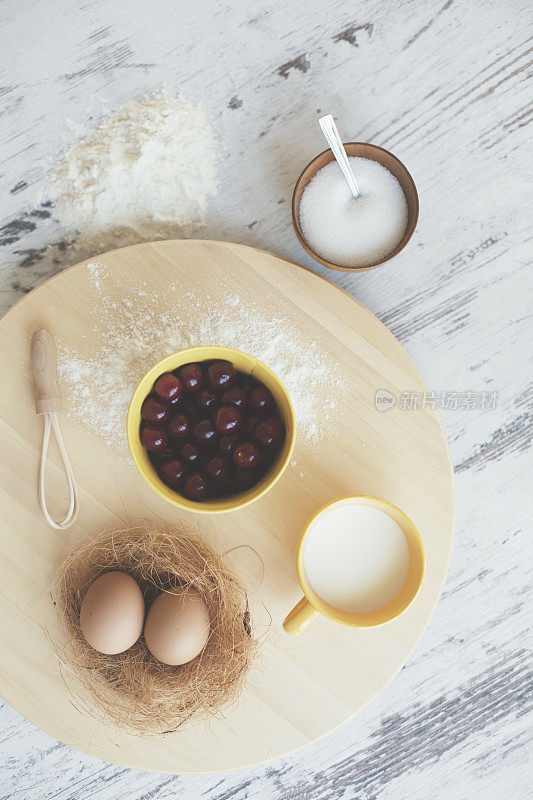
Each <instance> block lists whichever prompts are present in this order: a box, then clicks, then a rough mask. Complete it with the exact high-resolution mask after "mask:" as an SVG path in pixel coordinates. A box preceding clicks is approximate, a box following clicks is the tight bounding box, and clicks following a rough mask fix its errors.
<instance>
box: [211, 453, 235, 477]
mask: <svg viewBox="0 0 533 800" xmlns="http://www.w3.org/2000/svg"><path fill="white" fill-rule="evenodd" d="M206 469H207V474H208V475H209V477H210V478H211V480H212V481H213V483H222V481H225V480H226V478H228V477H229V474H230V472H231V462H230V460H229V458H227V457H226V456H213V457H212V458H210V459H209V460H208V461H207V464H206Z"/></svg>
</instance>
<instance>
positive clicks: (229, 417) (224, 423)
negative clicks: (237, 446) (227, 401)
mask: <svg viewBox="0 0 533 800" xmlns="http://www.w3.org/2000/svg"><path fill="white" fill-rule="evenodd" d="M241 423H242V417H241V412H240V411H239V409H238V408H235V406H220V408H217V410H216V411H215V428H216V429H217V431H218V432H219V433H236V432H237V431H238V430H239V428H240V427H241Z"/></svg>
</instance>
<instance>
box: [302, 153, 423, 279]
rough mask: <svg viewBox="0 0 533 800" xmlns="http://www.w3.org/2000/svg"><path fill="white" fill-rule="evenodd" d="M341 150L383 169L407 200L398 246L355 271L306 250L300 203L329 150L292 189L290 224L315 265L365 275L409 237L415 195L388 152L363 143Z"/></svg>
mask: <svg viewBox="0 0 533 800" xmlns="http://www.w3.org/2000/svg"><path fill="white" fill-rule="evenodd" d="M344 148H345V150H346V153H347V154H348V156H360V157H361V158H370V159H372V161H377V162H378V164H381V165H382V166H384V167H386V168H387V169H388V170H389V172H391V173H392V174H393V175H394V177H395V178H396V180H397V181H398V183H399V184H400V186H401V187H402V189H403V193H404V195H405V199H406V200H407V228H406V229H405V233H404V235H403V237H402V239H401V240H400V242H398V244H397V246H396V247H395V248H394V250H392V252H390V253H389V254H388V255H387V256H385V258H382V259H380V260H379V261H376V263H375V264H370V265H368V266H364V267H359V266H357V264H354V266H353V267H342V266H340V265H339V264H334V263H333V262H332V261H327V260H326V259H325V258H322V256H319V255H318V253H316V252H315V251H314V250H313V248H312V247H310V246H309V244H308V242H307V240H306V238H305V236H304V234H303V231H302V227H301V225H300V201H301V199H302V194H303V193H304V190H305V188H306V186H307V184H308V183H309V181H310V180H311V178H313V177H314V176H315V175H316V173H317V172H318V170H319V169H322V167H325V166H326V164H329V162H330V161H333V153H332V152H331V150H329V149H328V150H324V152H322V153H320V154H319V155H318V156H316V157H315V158H314V159H313V160H312V161H310V162H309V164H308V165H307V166H306V167H305V169H304V170H303V172H302V174H301V175H300V177H299V178H298V180H297V181H296V186H295V187H294V192H293V195H292V224H293V226H294V230H295V233H296V236H297V237H298V239H299V240H300V244H301V245H302V247H303V248H304V250H306V251H307V252H308V253H309V255H310V256H311V258H314V260H315V261H318V263H319V264H322V265H323V266H324V267H329V268H330V269H336V270H337V271H338V272H367V270H369V269H375V268H376V267H379V266H380V264H384V263H385V262H386V261H389V260H390V259H391V258H394V256H396V255H398V253H399V252H400V251H401V250H403V248H404V247H405V245H406V244H407V242H408V241H409V239H410V238H411V236H412V235H413V233H414V230H415V228H416V223H417V221H418V194H417V191H416V186H415V183H414V181H413V179H412V177H411V175H410V174H409V172H408V171H407V169H406V167H405V166H404V165H403V164H402V162H401V161H400V160H399V159H398V158H396V156H393V155H392V153H389V151H388V150H384V149H383V148H382V147H378V146H377V145H375V144H365V143H364V142H349V143H348V144H345V145H344Z"/></svg>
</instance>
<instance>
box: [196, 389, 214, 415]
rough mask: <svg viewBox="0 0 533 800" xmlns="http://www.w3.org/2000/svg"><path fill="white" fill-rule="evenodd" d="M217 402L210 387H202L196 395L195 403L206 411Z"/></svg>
mask: <svg viewBox="0 0 533 800" xmlns="http://www.w3.org/2000/svg"><path fill="white" fill-rule="evenodd" d="M216 402H217V396H216V394H215V393H214V392H213V391H211V389H202V390H201V391H200V392H198V394H197V395H196V405H197V406H198V408H199V409H201V410H202V411H207V409H208V408H213V406H214V405H215V404H216Z"/></svg>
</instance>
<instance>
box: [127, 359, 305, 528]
mask: <svg viewBox="0 0 533 800" xmlns="http://www.w3.org/2000/svg"><path fill="white" fill-rule="evenodd" d="M127 433H128V444H129V447H130V451H131V454H132V456H133V460H134V462H135V464H136V466H137V469H138V470H139V472H140V473H141V475H142V477H143V478H144V479H145V481H146V482H147V483H148V484H149V485H150V486H151V487H152V488H153V489H154V490H155V491H156V492H157V493H158V494H159V495H160V496H161V497H164V498H165V500H168V501H169V502H170V503H173V504H174V505H176V506H179V507H180V508H184V509H187V510H189V511H195V512H198V513H206V514H213V513H218V512H222V511H233V510H235V509H237V508H242V507H243V506H246V505H248V504H249V503H251V502H253V501H254V500H257V499H258V498H259V497H261V496H262V495H264V494H265V492H267V491H268V490H269V489H270V488H271V487H272V486H273V485H274V484H275V483H276V481H277V480H278V479H279V478H280V476H281V475H282V474H283V472H284V470H285V468H286V466H287V464H288V463H289V461H290V458H291V455H292V451H293V448H294V440H295V434H296V429H295V420H294V410H293V407H292V403H291V400H290V398H289V395H288V394H287V391H286V389H285V387H284V386H283V384H282V383H281V381H280V380H279V378H278V377H277V376H276V375H275V374H274V372H272V370H271V369H270V368H269V367H267V366H266V364H263V363H262V362H261V361H258V360H257V359H256V358H254V357H253V356H249V355H247V354H246V353H242V352H240V351H239V350H234V349H232V348H230V347H192V348H188V349H187V350H181V351H179V352H178V353H173V354H172V355H169V356H167V357H166V358H164V359H163V360H162V361H160V362H159V363H158V364H155V365H154V366H153V367H152V368H151V369H150V370H149V371H148V372H147V373H146V375H145V376H144V378H142V380H141V381H140V382H139V384H138V386H137V388H136V389H135V392H134V393H133V397H132V399H131V403H130V407H129V411H128V419H127Z"/></svg>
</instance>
